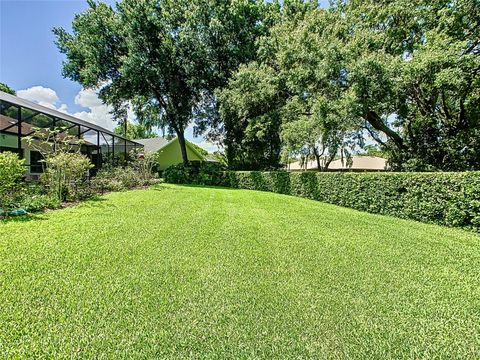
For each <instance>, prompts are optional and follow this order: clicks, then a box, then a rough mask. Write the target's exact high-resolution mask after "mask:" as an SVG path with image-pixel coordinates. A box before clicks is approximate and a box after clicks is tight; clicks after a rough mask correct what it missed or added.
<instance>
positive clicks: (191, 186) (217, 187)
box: [152, 183, 240, 191]
mask: <svg viewBox="0 0 480 360" xmlns="http://www.w3.org/2000/svg"><path fill="white" fill-rule="evenodd" d="M165 185H175V186H179V187H185V188H201V189H216V190H240V189H237V188H231V187H227V186H213V185H197V184H171V183H164V184H159V185H155V187H153V188H152V189H153V190H155V191H164V190H167V189H168V186H165Z"/></svg>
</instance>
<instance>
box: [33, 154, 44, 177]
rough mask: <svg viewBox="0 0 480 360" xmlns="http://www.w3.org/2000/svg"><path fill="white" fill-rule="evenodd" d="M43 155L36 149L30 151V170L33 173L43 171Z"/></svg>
mask: <svg viewBox="0 0 480 360" xmlns="http://www.w3.org/2000/svg"><path fill="white" fill-rule="evenodd" d="M42 160H43V156H42V154H40V153H39V152H38V151H30V172H31V173H34V174H41V173H43V161H42Z"/></svg>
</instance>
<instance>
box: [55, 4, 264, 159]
mask: <svg viewBox="0 0 480 360" xmlns="http://www.w3.org/2000/svg"><path fill="white" fill-rule="evenodd" d="M88 4H89V9H88V10H87V11H85V12H84V13H82V14H78V15H76V17H75V19H74V21H73V23H72V29H73V34H69V33H67V32H66V31H65V30H64V29H61V28H55V29H54V33H55V35H56V37H57V41H56V43H57V46H58V48H59V49H60V51H61V52H63V53H65V54H66V56H67V60H66V61H65V63H64V66H63V75H64V76H66V77H68V78H70V79H72V80H75V81H78V82H80V83H81V84H82V85H84V86H85V87H99V86H100V87H101V90H100V92H99V96H100V98H101V99H102V100H103V101H104V102H105V103H108V104H111V105H112V106H113V108H114V114H115V116H116V117H117V118H125V117H126V108H127V106H128V104H132V105H133V108H134V110H135V112H136V114H137V117H138V118H139V120H140V121H141V122H143V123H146V124H148V125H149V126H152V125H155V126H159V127H164V126H166V127H167V128H168V131H169V132H170V133H175V134H176V135H177V136H178V139H179V143H180V147H181V150H182V157H183V160H184V162H187V161H188V158H187V152H186V148H185V137H184V130H185V128H186V127H187V126H188V125H189V123H190V122H191V121H192V120H194V118H195V119H197V120H198V122H199V130H200V131H202V130H205V126H206V124H208V123H209V122H214V118H215V113H216V108H217V106H216V102H215V98H214V96H213V91H214V90H215V89H216V88H217V87H219V86H221V85H222V84H224V83H225V82H226V81H227V79H228V78H229V77H230V74H231V72H232V71H234V70H236V68H237V67H238V65H239V64H240V63H242V62H244V61H249V60H251V58H252V57H253V55H254V54H255V40H256V38H257V36H258V35H260V34H261V33H262V28H263V25H262V23H261V21H260V20H261V16H262V11H263V4H262V3H261V2H259V3H257V1H255V0H248V1H243V0H228V1H224V0H222V1H221V0H199V1H195V2H192V1H188V0H143V1H137V0H123V1H122V2H119V3H118V4H117V6H116V8H115V9H114V8H112V7H110V6H108V5H106V4H105V3H101V2H99V3H97V2H94V1H93V0H89V1H88ZM206 118H207V119H210V120H209V121H205V119H206Z"/></svg>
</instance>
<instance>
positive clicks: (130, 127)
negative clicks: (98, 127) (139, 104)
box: [113, 122, 158, 140]
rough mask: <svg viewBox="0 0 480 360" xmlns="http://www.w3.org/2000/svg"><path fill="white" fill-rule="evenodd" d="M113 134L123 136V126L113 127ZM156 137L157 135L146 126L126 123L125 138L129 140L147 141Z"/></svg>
mask: <svg viewBox="0 0 480 360" xmlns="http://www.w3.org/2000/svg"><path fill="white" fill-rule="evenodd" d="M113 132H114V133H115V134H117V135H121V136H125V124H120V125H118V126H117V127H115V129H113ZM157 136H158V134H157V133H156V132H155V131H153V130H151V129H149V128H147V126H145V125H144V124H135V123H132V122H127V134H126V138H127V139H129V140H135V139H149V138H154V137H157Z"/></svg>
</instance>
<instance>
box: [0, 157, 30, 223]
mask: <svg viewBox="0 0 480 360" xmlns="http://www.w3.org/2000/svg"><path fill="white" fill-rule="evenodd" d="M24 164H25V160H23V159H19V158H18V156H17V154H14V153H12V152H8V151H7V152H3V153H0V212H1V214H0V215H2V214H4V213H7V212H8V211H9V210H10V209H11V208H12V206H13V205H14V202H15V199H16V198H17V197H18V196H19V195H20V192H21V190H22V188H23V184H22V182H21V178H22V177H23V175H24V173H25V167H24Z"/></svg>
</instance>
